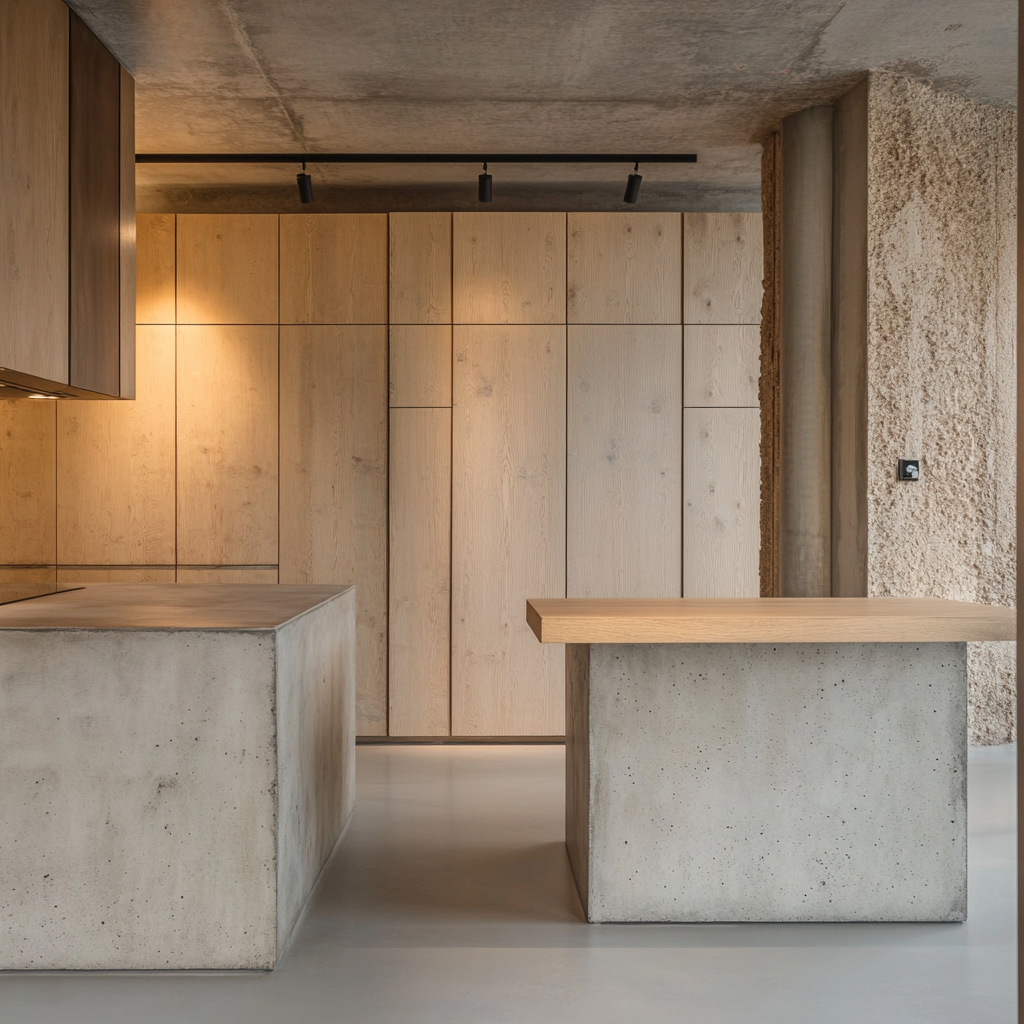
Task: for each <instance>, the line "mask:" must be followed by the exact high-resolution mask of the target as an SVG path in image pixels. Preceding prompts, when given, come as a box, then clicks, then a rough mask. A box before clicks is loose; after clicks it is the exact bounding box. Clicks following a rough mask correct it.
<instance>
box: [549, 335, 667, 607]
mask: <svg viewBox="0 0 1024 1024" xmlns="http://www.w3.org/2000/svg"><path fill="white" fill-rule="evenodd" d="M682 359H683V353H682V328H681V327H679V326H672V327H669V326H660V325H656V326H646V327H618V326H614V327H612V326H586V327H575V326H573V327H570V328H569V337H568V378H569V387H568V410H567V421H568V437H567V441H568V456H567V458H568V472H567V478H568V493H567V499H568V500H567V508H568V521H569V524H570V529H569V531H568V553H567V556H568V557H567V573H566V591H567V595H568V596H569V597H679V596H680V594H681V592H682V590H681V587H682V580H681V570H682V532H683V520H682V440H683V439H682V431H683V364H682Z"/></svg>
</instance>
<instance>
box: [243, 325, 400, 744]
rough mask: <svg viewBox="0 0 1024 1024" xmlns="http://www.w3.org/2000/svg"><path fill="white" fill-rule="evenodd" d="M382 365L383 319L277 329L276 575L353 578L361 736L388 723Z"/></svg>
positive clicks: (289, 579)
mask: <svg viewBox="0 0 1024 1024" xmlns="http://www.w3.org/2000/svg"><path fill="white" fill-rule="evenodd" d="M387 372H388V369H387V328H386V327H384V326H379V327H374V326H363V327H355V326H333V327H327V326H308V327H282V328H281V560H280V581H281V582H282V583H339V584H343V583H344V584H354V585H355V587H356V678H357V684H356V715H357V720H358V724H357V731H358V732H359V734H361V735H369V736H382V735H384V734H385V733H386V732H387V516H388V510H387V501H388V483H387V459H388V438H387V415H388V406H387ZM239 561H241V559H240V560H239ZM268 561H270V559H268ZM274 561H276V559H274Z"/></svg>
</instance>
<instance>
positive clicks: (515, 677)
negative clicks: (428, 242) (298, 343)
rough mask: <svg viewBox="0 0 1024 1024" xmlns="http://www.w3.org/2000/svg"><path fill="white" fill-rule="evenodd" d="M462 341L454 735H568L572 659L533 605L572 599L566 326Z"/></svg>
mask: <svg viewBox="0 0 1024 1024" xmlns="http://www.w3.org/2000/svg"><path fill="white" fill-rule="evenodd" d="M457 216H458V215H457ZM453 345H454V352H455V358H454V361H453V368H454V384H453V410H452V450H453V457H452V732H453V734H454V735H460V736H501V735H522V736H526V735H557V734H561V733H562V731H563V730H564V716H563V708H564V691H563V687H564V678H563V677H564V658H565V655H564V652H563V651H562V650H561V649H560V648H549V647H542V646H541V645H539V644H538V643H537V642H536V639H535V638H534V637H533V635H532V634H531V633H530V631H529V629H528V627H527V625H526V619H525V607H526V599H527V598H528V597H533V596H544V597H562V596H564V594H565V328H564V327H545V326H533V327H524V326H507V327H476V326H474V327H456V328H455V330H454V338H453Z"/></svg>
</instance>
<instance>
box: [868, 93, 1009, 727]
mask: <svg viewBox="0 0 1024 1024" xmlns="http://www.w3.org/2000/svg"><path fill="white" fill-rule="evenodd" d="M868 118H869V123H868V137H869V155H868V188H869V194H868V286H869V299H868V545H869V550H868V594H869V595H871V596H893V597H924V596H927V597H945V598H953V599H956V600H962V601H981V602H984V603H987V604H999V605H1008V606H1011V607H1012V606H1013V605H1014V602H1015V592H1016V580H1015V558H1016V546H1015V519H1016V488H1015V430H1016V418H1015V395H1016V389H1015V373H1016V370H1015V362H1014V343H1015V317H1016V293H1015V288H1016V284H1015V282H1016V251H1015V246H1016V187H1017V186H1016V173H1017V170H1016V145H1017V141H1016V139H1017V117H1016V112H1014V111H1011V110H1005V109H998V108H996V107H992V106H983V105H980V104H978V103H974V102H971V101H970V100H967V99H963V98H960V97H956V96H950V95H945V94H943V93H940V92H937V91H935V90H934V89H933V88H931V87H929V86H926V85H922V84H920V83H916V82H911V81H908V80H905V79H901V78H894V77H892V76H889V75H885V74H872V76H871V79H870V98H869V112H868ZM899 458H920V459H921V460H922V468H921V480H920V481H918V482H916V483H900V482H898V481H897V480H896V462H897V459H899ZM1015 671H1016V668H1015V646H1014V645H1013V644H1011V643H1001V644H990V645H980V644H972V645H971V649H970V653H969V677H970V690H971V701H970V735H971V742H972V743H976V744H991V743H1006V742H1009V741H1010V740H1012V739H1014V738H1015V736H1016V723H1015V716H1014V696H1013V687H1014V677H1015Z"/></svg>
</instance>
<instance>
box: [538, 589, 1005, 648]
mask: <svg viewBox="0 0 1024 1024" xmlns="http://www.w3.org/2000/svg"><path fill="white" fill-rule="evenodd" d="M526 618H527V622H528V623H529V625H530V628H531V629H532V630H533V632H534V633H535V634H536V636H537V639H538V640H540V641H541V643H557V644H561V643H568V644H629V643H638V644H640V643H666V644H682V643H748V644H756V643H957V642H964V641H976V640H1014V639H1016V635H1017V632H1016V622H1017V613H1016V611H1015V610H1014V609H1012V608H998V607H994V606H991V605H984V604H972V603H970V602H967V601H944V600H939V599H935V598H899V597H849V598H848V597H833V598H802V597H767V598H660V599H646V598H630V599H607V598H566V599H547V600H542V599H536V600H530V601H527V602H526Z"/></svg>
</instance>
